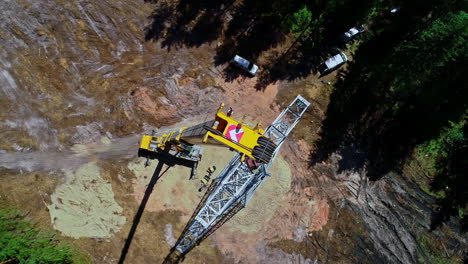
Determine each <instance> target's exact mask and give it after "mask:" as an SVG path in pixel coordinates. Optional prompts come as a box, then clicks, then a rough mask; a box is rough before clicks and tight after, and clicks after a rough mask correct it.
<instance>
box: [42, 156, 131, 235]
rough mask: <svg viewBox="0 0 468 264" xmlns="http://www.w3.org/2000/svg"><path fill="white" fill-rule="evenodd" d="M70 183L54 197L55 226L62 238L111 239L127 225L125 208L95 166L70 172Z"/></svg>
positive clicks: (52, 210) (67, 173) (53, 195)
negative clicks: (64, 236)
mask: <svg viewBox="0 0 468 264" xmlns="http://www.w3.org/2000/svg"><path fill="white" fill-rule="evenodd" d="M66 178H67V183H65V184H62V185H60V186H58V187H57V188H56V190H55V192H54V193H53V194H52V195H51V196H50V198H51V204H50V205H49V206H48V207H49V212H50V218H51V222H52V224H53V226H54V228H55V229H57V230H59V231H61V232H62V234H64V235H66V236H70V237H74V238H80V237H94V238H108V237H111V236H112V235H113V234H114V233H115V232H117V231H119V230H120V228H121V227H122V226H123V225H124V224H125V222H126V218H125V217H124V216H122V215H121V214H122V207H120V206H119V205H118V204H117V202H116V201H115V200H114V192H113V191H112V186H111V184H110V183H108V182H106V181H105V180H103V179H102V178H101V177H100V169H99V167H98V166H97V165H96V164H94V163H88V164H86V165H83V166H82V167H80V168H79V169H77V170H76V171H67V172H66Z"/></svg>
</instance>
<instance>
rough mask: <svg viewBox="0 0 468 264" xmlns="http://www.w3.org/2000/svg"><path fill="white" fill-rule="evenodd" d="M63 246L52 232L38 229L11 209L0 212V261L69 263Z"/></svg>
mask: <svg viewBox="0 0 468 264" xmlns="http://www.w3.org/2000/svg"><path fill="white" fill-rule="evenodd" d="M71 259H72V258H71V252H70V249H69V248H67V247H63V246H60V245H58V241H56V240H55V239H54V235H52V234H49V233H44V232H40V231H38V230H37V229H36V228H34V226H33V225H32V224H31V223H29V222H27V221H25V220H23V217H22V216H21V215H20V214H19V213H18V212H17V211H16V210H13V209H9V210H5V209H4V210H1V211H0V262H3V261H7V260H13V261H11V262H10V263H25V264H26V263H28V264H33V263H34V264H54V263H56V264H59V263H60V264H66V263H73V262H72V260H71Z"/></svg>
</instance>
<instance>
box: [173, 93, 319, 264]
mask: <svg viewBox="0 0 468 264" xmlns="http://www.w3.org/2000/svg"><path fill="white" fill-rule="evenodd" d="M309 105H310V103H309V102H308V101H307V100H305V99H304V98H303V97H302V96H300V95H298V96H297V97H296V98H295V99H294V101H293V102H292V103H291V104H290V105H289V106H288V107H287V108H286V109H284V110H283V112H281V114H280V115H279V116H278V117H277V118H276V119H275V121H274V122H273V123H272V124H271V125H270V126H269V127H268V128H267V129H266V131H265V134H264V135H265V136H266V137H268V138H269V139H270V140H272V141H273V142H274V143H275V144H276V146H277V147H276V149H275V151H274V154H273V156H272V159H271V160H270V162H269V163H267V164H261V165H260V166H259V168H258V169H257V170H255V172H252V171H251V170H250V169H249V168H248V166H247V164H246V163H245V162H241V156H240V155H239V154H237V155H236V156H234V158H233V159H232V160H231V161H230V162H229V164H228V165H227V166H226V167H225V168H224V169H223V170H222V171H221V172H220V174H219V175H218V176H217V177H216V178H215V179H214V180H213V182H212V183H211V185H210V186H209V188H208V190H207V191H206V193H205V195H204V197H203V198H202V200H201V201H200V203H199V205H198V207H197V209H196V210H195V212H194V214H193V215H192V217H191V219H190V220H189V222H188V223H187V225H186V227H185V229H184V230H183V232H182V234H181V236H180V237H179V240H178V241H177V243H176V245H175V246H174V247H173V249H172V250H171V253H170V254H169V256H168V258H170V256H171V255H172V254H173V253H176V254H177V255H179V256H181V257H183V256H184V255H185V254H187V253H188V252H189V251H190V250H191V249H192V248H193V247H194V246H196V245H198V244H200V243H201V242H202V241H203V240H204V239H205V238H206V237H208V236H209V235H210V234H212V233H213V232H214V231H216V229H218V228H219V227H220V226H221V225H223V224H224V223H225V222H226V221H228V220H229V219H230V218H231V217H232V216H233V215H235V214H236V213H237V212H238V211H239V210H240V209H242V208H244V207H245V206H246V204H247V203H248V201H249V200H250V199H251V198H252V195H253V194H254V192H255V190H257V188H258V187H259V186H260V185H261V184H262V183H263V182H264V181H265V180H266V179H267V178H268V177H269V176H270V173H269V168H270V167H271V165H272V164H273V161H274V159H275V157H276V155H277V153H278V151H279V149H280V147H281V145H282V144H283V142H284V141H285V139H286V137H287V136H288V134H289V133H290V132H291V130H292V129H293V128H294V126H296V124H297V123H298V122H299V120H300V119H301V117H302V115H303V114H304V113H305V111H306V110H307V108H308V107H309ZM175 251H178V253H177V252H175ZM168 258H166V260H168ZM169 262H172V261H169Z"/></svg>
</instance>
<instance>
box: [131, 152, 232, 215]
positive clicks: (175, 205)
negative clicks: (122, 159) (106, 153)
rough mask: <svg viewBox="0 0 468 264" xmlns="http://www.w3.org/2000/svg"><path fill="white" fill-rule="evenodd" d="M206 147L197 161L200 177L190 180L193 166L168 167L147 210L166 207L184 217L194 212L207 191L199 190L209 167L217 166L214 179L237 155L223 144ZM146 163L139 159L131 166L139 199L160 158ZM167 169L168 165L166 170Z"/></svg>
mask: <svg viewBox="0 0 468 264" xmlns="http://www.w3.org/2000/svg"><path fill="white" fill-rule="evenodd" d="M203 148H204V152H203V159H202V160H201V161H200V163H199V164H198V170H197V174H198V179H195V180H189V177H190V170H191V169H190V168H187V167H183V166H174V167H172V168H169V170H168V171H167V172H166V173H165V174H164V175H163V176H162V177H161V178H160V179H159V180H158V182H157V183H156V185H155V187H154V191H153V193H152V195H151V197H150V199H149V201H148V204H147V206H146V210H148V211H153V212H156V211H165V210H177V211H181V212H182V213H183V214H184V216H185V217H183V218H184V220H185V219H188V217H189V216H190V215H192V213H193V211H194V210H195V208H196V206H197V205H198V203H199V201H200V199H201V197H202V196H203V193H204V192H198V188H200V185H201V183H200V180H199V179H200V178H201V177H203V176H204V175H205V174H206V170H207V169H208V167H210V166H213V165H214V166H216V167H217V170H216V172H215V174H214V175H213V176H212V178H214V177H215V176H216V175H217V173H219V172H221V170H222V169H223V168H224V167H225V166H226V165H227V163H228V162H229V161H230V160H231V159H232V157H233V156H234V154H235V153H234V152H232V151H230V150H229V149H227V148H224V147H216V146H203ZM144 162H145V160H144V159H143V158H140V159H137V160H135V161H134V162H131V163H129V165H128V168H129V169H130V170H131V171H133V173H134V174H135V176H136V178H135V179H134V180H133V189H134V193H133V195H134V197H135V199H137V201H138V202H140V201H141V199H142V198H143V196H144V193H145V190H146V187H147V185H148V183H149V181H150V179H151V176H152V175H153V172H154V169H155V167H156V165H157V163H158V161H157V160H154V161H152V163H151V166H149V167H147V168H145V167H144ZM166 168H167V167H166V166H165V167H164V168H163V171H164V170H165V169H166Z"/></svg>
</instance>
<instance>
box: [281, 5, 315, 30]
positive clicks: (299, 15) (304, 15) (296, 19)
mask: <svg viewBox="0 0 468 264" xmlns="http://www.w3.org/2000/svg"><path fill="white" fill-rule="evenodd" d="M311 21H312V12H310V10H309V9H308V8H307V7H304V8H302V9H299V11H297V12H296V13H294V14H292V15H290V16H289V17H288V19H287V20H286V23H287V26H288V28H289V30H290V31H291V32H292V33H294V34H295V35H296V37H297V36H299V35H300V34H301V33H303V34H305V35H308V34H310V23H311Z"/></svg>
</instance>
